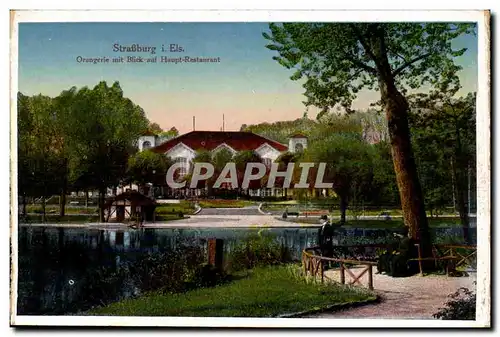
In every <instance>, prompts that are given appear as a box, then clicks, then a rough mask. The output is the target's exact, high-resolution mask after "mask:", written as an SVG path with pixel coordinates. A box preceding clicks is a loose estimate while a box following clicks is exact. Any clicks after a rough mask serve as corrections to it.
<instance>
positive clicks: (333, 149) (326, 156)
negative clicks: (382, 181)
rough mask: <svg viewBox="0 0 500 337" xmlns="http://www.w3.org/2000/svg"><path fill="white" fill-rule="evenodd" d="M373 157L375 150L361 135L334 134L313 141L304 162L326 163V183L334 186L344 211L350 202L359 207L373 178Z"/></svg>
mask: <svg viewBox="0 0 500 337" xmlns="http://www.w3.org/2000/svg"><path fill="white" fill-rule="evenodd" d="M372 157H373V149H372V148H371V146H370V145H369V144H367V143H366V142H365V141H364V140H363V139H362V138H361V136H360V135H358V134H356V133H332V134H329V135H324V136H322V137H321V138H318V139H313V140H312V141H311V143H310V145H309V146H308V148H307V151H306V153H305V158H304V161H306V162H307V161H309V162H316V163H326V164H327V166H326V171H325V178H324V182H330V183H333V190H334V191H335V193H336V194H337V195H338V196H339V197H340V198H341V202H342V203H343V207H341V211H343V212H344V211H345V208H346V207H347V204H348V203H349V202H350V201H351V202H352V203H353V204H354V205H356V204H357V202H358V201H359V199H360V198H362V195H363V194H364V191H366V190H367V188H368V187H369V185H370V182H371V179H372V175H373V172H372V167H373V166H372ZM315 176H316V175H313V177H315ZM312 183H314V182H312ZM343 216H345V214H344V215H343Z"/></svg>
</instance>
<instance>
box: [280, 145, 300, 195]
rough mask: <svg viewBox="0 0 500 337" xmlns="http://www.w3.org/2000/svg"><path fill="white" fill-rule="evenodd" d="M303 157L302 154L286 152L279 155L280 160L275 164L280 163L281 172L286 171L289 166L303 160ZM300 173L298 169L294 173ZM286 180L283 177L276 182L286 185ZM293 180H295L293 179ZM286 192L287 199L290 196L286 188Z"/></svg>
mask: <svg viewBox="0 0 500 337" xmlns="http://www.w3.org/2000/svg"><path fill="white" fill-rule="evenodd" d="M301 156H302V154H301V153H292V152H289V151H287V152H284V153H282V154H280V155H279V157H278V158H276V160H275V162H276V163H278V164H279V165H278V169H279V170H280V171H285V170H286V169H287V167H288V164H290V163H296V162H299V161H300V159H301ZM296 171H298V170H297V168H296V167H294V173H295V172H296ZM295 176H296V174H294V176H293V177H295ZM284 180H285V179H284V178H283V177H278V178H276V182H277V184H278V185H280V184H281V185H283V183H284ZM292 180H293V179H292ZM293 183H294V182H293V181H292V182H291V184H293ZM284 191H285V198H286V197H287V196H288V188H285V189H284Z"/></svg>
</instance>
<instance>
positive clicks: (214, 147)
mask: <svg viewBox="0 0 500 337" xmlns="http://www.w3.org/2000/svg"><path fill="white" fill-rule="evenodd" d="M138 146H139V150H141V151H142V150H145V149H148V148H151V151H154V152H157V153H164V154H165V155H167V156H168V157H170V158H171V159H172V160H174V161H175V162H180V163H183V166H182V168H181V172H180V175H181V176H182V175H185V174H187V173H188V172H190V169H191V166H192V161H193V159H194V158H195V156H196V154H197V152H198V151H202V150H204V151H209V152H211V153H212V154H215V153H217V152H218V151H221V150H223V149H226V150H228V151H230V152H231V153H232V154H233V155H235V154H236V153H238V152H240V151H254V152H255V153H256V154H257V155H258V156H259V157H260V158H261V159H262V162H263V163H264V164H265V165H266V166H267V167H270V166H271V164H272V163H273V162H274V161H275V160H276V159H277V158H278V157H279V156H280V155H281V154H282V153H284V152H287V151H288V150H289V149H290V152H296V151H302V150H303V149H305V148H307V137H305V136H304V135H301V134H296V135H292V136H291V137H290V140H289V144H288V146H287V145H285V144H282V143H279V142H276V141H274V140H271V139H268V138H266V137H263V136H260V135H257V134H255V133H252V132H244V131H192V132H188V133H186V134H183V135H180V136H178V137H175V138H172V139H169V140H166V141H165V140H162V139H159V138H158V137H157V136H155V135H152V134H148V135H143V136H142V137H141V138H140V139H139V142H138ZM164 188H165V187H164ZM182 193H183V194H187V195H190V194H191V193H195V194H197V195H198V194H199V193H200V192H199V191H189V190H188V189H186V191H183V192H182ZM280 193H281V189H278V188H272V189H261V190H252V191H249V194H250V195H253V196H271V195H273V196H277V195H280Z"/></svg>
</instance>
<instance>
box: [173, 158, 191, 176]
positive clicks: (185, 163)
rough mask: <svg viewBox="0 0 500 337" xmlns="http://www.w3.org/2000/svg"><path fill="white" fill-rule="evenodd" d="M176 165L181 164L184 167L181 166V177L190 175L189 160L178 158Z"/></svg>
mask: <svg viewBox="0 0 500 337" xmlns="http://www.w3.org/2000/svg"><path fill="white" fill-rule="evenodd" d="M175 162H176V163H181V164H182V165H181V166H180V168H179V170H178V172H179V177H184V176H185V175H186V174H187V173H188V165H189V163H188V160H187V158H184V157H178V158H176V159H175Z"/></svg>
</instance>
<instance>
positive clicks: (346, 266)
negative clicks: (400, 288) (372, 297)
mask: <svg viewBox="0 0 500 337" xmlns="http://www.w3.org/2000/svg"><path fill="white" fill-rule="evenodd" d="M318 250H319V247H311V248H306V249H305V250H304V251H303V252H302V267H303V268H304V273H305V275H311V276H313V277H315V278H318V279H320V280H321V282H322V283H323V282H325V280H330V281H333V280H332V279H330V278H328V277H327V276H326V275H325V265H327V264H328V263H330V262H334V263H337V264H338V265H339V267H338V268H335V269H332V270H337V269H338V270H339V272H340V283H341V284H350V285H363V284H362V283H361V278H362V277H363V276H364V275H365V274H366V273H368V281H367V283H368V284H367V287H368V289H370V290H373V266H376V265H377V263H376V262H372V261H360V260H349V259H338V258H331V257H326V256H321V255H317V254H318ZM352 266H362V267H363V269H362V270H361V272H360V273H359V274H357V275H356V274H354V272H353V271H352V270H351V268H352ZM356 269H358V268H356ZM346 276H348V277H349V278H350V279H349V280H346Z"/></svg>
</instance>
